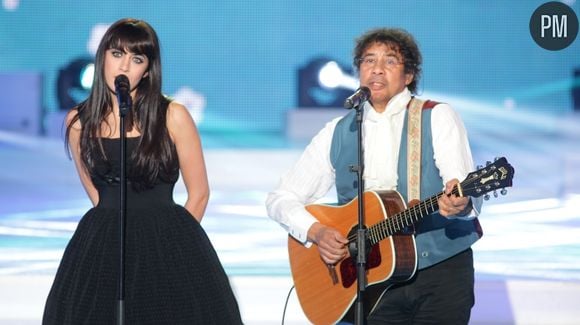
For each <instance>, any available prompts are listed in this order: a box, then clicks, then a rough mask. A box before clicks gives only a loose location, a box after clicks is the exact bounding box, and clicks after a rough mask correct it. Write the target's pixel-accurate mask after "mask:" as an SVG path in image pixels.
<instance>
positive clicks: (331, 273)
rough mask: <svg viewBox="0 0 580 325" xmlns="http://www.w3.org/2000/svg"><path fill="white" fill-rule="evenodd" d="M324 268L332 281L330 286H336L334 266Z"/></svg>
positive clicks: (336, 278)
mask: <svg viewBox="0 0 580 325" xmlns="http://www.w3.org/2000/svg"><path fill="white" fill-rule="evenodd" d="M326 267H327V268H328V274H330V278H331V279H332V284H333V285H336V284H337V283H338V275H337V274H336V269H335V268H334V265H331V264H326Z"/></svg>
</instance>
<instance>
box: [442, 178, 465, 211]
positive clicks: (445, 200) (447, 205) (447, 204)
mask: <svg viewBox="0 0 580 325" xmlns="http://www.w3.org/2000/svg"><path fill="white" fill-rule="evenodd" d="M457 184H459V180H457V179H456V178H455V179H452V180H450V181H449V182H447V183H446V184H445V191H444V193H445V195H441V196H439V199H438V200H437V203H438V204H439V213H440V214H441V215H442V216H444V217H450V216H455V215H466V214H467V213H469V210H471V204H470V202H471V200H470V198H469V197H468V196H467V197H465V196H459V195H457V194H453V193H452V191H453V189H454V188H455V186H456V185H457ZM459 193H461V191H459Z"/></svg>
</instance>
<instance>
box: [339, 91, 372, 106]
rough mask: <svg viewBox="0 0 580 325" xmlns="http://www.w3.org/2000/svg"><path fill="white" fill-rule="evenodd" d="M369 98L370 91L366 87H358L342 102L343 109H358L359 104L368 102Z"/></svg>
mask: <svg viewBox="0 0 580 325" xmlns="http://www.w3.org/2000/svg"><path fill="white" fill-rule="evenodd" d="M369 97H371V90H370V89H369V88H368V87H364V86H363V87H360V88H359V89H357V91H355V92H354V94H352V95H350V96H349V97H348V98H347V99H346V100H345V101H344V108H346V109H351V108H355V107H358V106H359V105H360V104H362V103H364V102H366V101H367V100H369Z"/></svg>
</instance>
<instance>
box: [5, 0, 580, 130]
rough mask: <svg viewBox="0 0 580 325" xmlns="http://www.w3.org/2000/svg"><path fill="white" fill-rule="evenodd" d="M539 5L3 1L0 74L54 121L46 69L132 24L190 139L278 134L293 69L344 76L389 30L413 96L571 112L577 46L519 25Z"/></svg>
mask: <svg viewBox="0 0 580 325" xmlns="http://www.w3.org/2000/svg"><path fill="white" fill-rule="evenodd" d="M544 2H546V1H537V0H533V1H503V0H491V1H463V0H453V1H451V0H450V1H416V0H411V1H408V0H405V1H384V0H377V1H371V0H362V1H350V0H341V1H336V0H333V1H310V0H287V1H237V0H218V1H216V0H211V1H203V0H199V1H191V0H175V1H156V0H139V1H134V0H124V1H122V0H114V1H113V0H102V1H71V0H52V1H19V0H3V1H2V8H1V9H0V72H10V73H13V72H25V73H39V74H40V75H42V80H43V81H42V87H43V89H42V107H41V109H42V111H43V112H54V111H58V110H59V109H61V108H60V107H59V104H58V102H57V100H56V96H55V93H56V85H55V84H56V78H57V74H58V70H59V69H61V68H62V67H64V66H65V65H67V64H68V63H69V62H70V61H72V60H74V59H75V58H78V57H85V56H90V55H91V53H92V51H94V48H91V46H94V45H91V44H94V43H95V42H97V41H98V36H99V35H100V34H99V32H102V30H103V28H106V26H107V25H108V24H110V23H112V22H114V21H115V20H117V19H119V18H121V17H136V18H142V19H145V20H147V21H148V22H150V23H151V24H152V25H153V26H154V27H155V28H156V30H157V31H158V33H159V36H160V39H161V42H162V51H163V64H164V66H163V67H164V76H165V79H164V85H163V86H164V91H165V92H166V93H167V94H169V95H172V96H175V97H176V98H179V99H181V100H182V101H184V102H186V104H187V105H188V107H189V108H190V109H191V110H192V112H193V113H194V115H195V116H196V119H197V120H198V124H199V125H200V128H201V130H202V131H204V132H220V131H252V132H262V131H264V132H281V131H283V129H284V127H285V116H286V115H285V113H286V112H287V111H288V110H290V109H295V107H296V106H298V103H297V97H298V95H297V89H298V86H297V70H298V69H299V68H300V67H303V66H304V65H306V64H307V63H308V62H309V60H311V59H313V58H315V57H319V56H324V57H329V58H333V59H335V60H337V62H339V63H340V64H343V65H346V66H347V67H350V65H351V54H352V53H351V52H352V48H353V44H354V39H355V37H356V36H358V35H360V34H361V33H362V32H364V31H365V30H367V29H369V28H373V27H379V26H394V27H402V28H405V29H407V30H408V31H410V32H411V33H413V34H414V35H415V36H416V38H417V40H418V42H419V43H420V46H421V49H422V51H423V55H424V75H423V80H422V83H421V86H420V88H421V91H424V92H429V93H430V92H433V93H445V94H452V95H454V96H460V97H465V98H469V99H472V100H477V101H481V102H485V103H490V104H492V105H494V106H495V107H500V108H501V107H504V108H505V107H507V108H509V109H520V110H526V109H527V110H533V111H537V112H543V113H549V114H551V113H555V114H560V113H565V112H569V111H571V110H572V109H573V108H572V105H573V104H572V95H571V87H572V83H573V82H572V77H573V71H574V69H575V68H578V67H579V66H580V56H579V55H578V53H580V45H579V44H580V40H576V42H574V43H573V44H572V45H571V46H570V47H568V48H566V49H564V50H561V51H548V50H545V49H542V48H540V47H539V46H538V45H537V44H536V43H535V42H534V41H533V39H532V38H531V36H530V32H529V21H530V17H531V15H532V13H533V12H534V10H535V9H536V8H537V7H538V6H539V5H541V4H542V3H544ZM567 3H568V4H570V5H571V7H572V8H573V9H574V11H575V12H578V11H579V4H578V3H577V2H576V1H567ZM91 40H92V42H93V43H91ZM23 91H24V93H25V90H23ZM532 107H533V108H532ZM4 109H9V108H6V107H0V110H4Z"/></svg>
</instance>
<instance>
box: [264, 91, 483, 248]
mask: <svg viewBox="0 0 580 325" xmlns="http://www.w3.org/2000/svg"><path fill="white" fill-rule="evenodd" d="M410 100H411V92H410V91H409V90H408V89H405V90H403V91H402V92H401V93H399V94H397V95H396V96H394V97H393V98H392V99H391V100H390V101H389V103H388V104H387V107H386V109H385V111H384V112H383V113H378V112H377V111H375V110H374V108H372V106H371V105H370V104H369V103H368V102H367V104H366V105H365V107H364V117H363V146H364V159H365V161H364V165H365V170H364V174H363V178H364V184H365V190H396V189H397V180H398V175H397V168H398V161H399V145H400V142H401V134H402V130H403V125H404V120H405V116H406V114H405V110H406V107H407V104H408V103H409V101H410ZM340 119H341V118H340V117H339V118H336V119H334V120H332V121H331V122H329V123H327V124H326V126H325V127H324V128H323V129H322V130H321V131H320V132H319V133H318V134H317V135H316V136H315V137H314V138H313V139H312V141H311V143H310V144H309V145H308V146H307V147H306V149H305V150H304V152H303V154H302V156H301V157H300V159H299V160H298V161H297V162H296V164H295V165H294V166H293V167H292V168H291V169H290V170H289V171H288V172H287V173H286V174H284V175H283V176H282V177H281V180H280V184H279V186H278V188H277V189H276V190H274V191H273V192H271V193H269V195H268V198H267V200H266V207H267V210H268V215H269V216H270V218H272V219H274V220H275V221H277V222H278V223H280V225H281V226H282V227H283V228H284V229H286V230H287V231H288V233H289V234H290V235H292V236H293V237H294V238H296V239H297V240H299V241H300V242H302V243H305V244H307V245H309V244H310V243H309V242H308V240H307V233H308V229H309V228H310V226H312V224H313V223H315V222H316V221H317V220H316V219H315V218H314V217H313V216H312V215H311V214H310V213H309V212H308V211H306V209H305V207H304V206H305V205H307V204H310V203H314V202H316V201H317V200H319V199H320V198H322V197H324V196H325V195H326V193H327V192H328V191H329V190H330V189H331V188H332V187H333V186H334V184H335V170H334V168H333V167H332V164H331V162H330V147H331V143H332V137H333V134H334V128H335V127H336V124H337V122H338V121H339V120H340ZM431 130H432V135H433V150H434V155H435V157H434V159H435V165H436V166H437V168H439V172H440V176H441V178H442V179H443V184H442V189H443V188H444V184H445V183H446V182H447V181H449V180H451V179H454V178H457V179H458V180H459V181H463V180H464V179H465V177H466V176H467V174H468V173H469V172H471V171H472V170H473V158H472V156H471V150H470V148H469V143H468V140H467V133H466V130H465V127H464V125H463V122H462V121H461V119H460V117H459V116H458V115H457V113H456V112H455V111H453V110H452V109H451V107H450V106H449V105H447V104H438V105H437V106H436V107H435V108H433V112H432V113H431ZM474 203H475V202H474ZM479 203H480V202H479ZM479 205H480V204H474V207H478V206H479ZM477 210H479V209H474V210H473V212H472V213H471V214H470V215H469V217H470V218H473V217H474V216H476V215H477V214H478V213H479V212H478V211H477Z"/></svg>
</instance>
